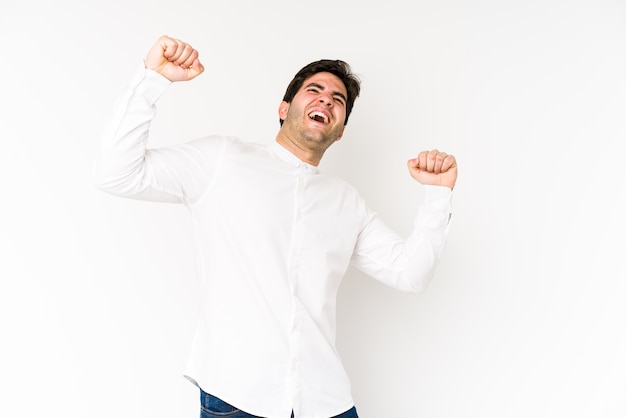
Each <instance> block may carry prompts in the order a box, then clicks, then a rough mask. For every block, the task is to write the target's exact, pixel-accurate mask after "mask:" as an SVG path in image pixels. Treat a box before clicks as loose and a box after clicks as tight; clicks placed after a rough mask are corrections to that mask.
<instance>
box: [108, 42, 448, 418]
mask: <svg viewBox="0 0 626 418" xmlns="http://www.w3.org/2000/svg"><path fill="white" fill-rule="evenodd" d="M203 70H204V67H203V66H202V64H201V63H200V61H199V59H198V52H197V51H196V50H194V49H193V48H192V47H191V46H190V45H189V44H187V43H185V42H182V41H180V40H176V39H173V38H170V37H167V36H163V37H161V38H160V39H159V40H158V42H157V43H156V44H155V45H154V47H152V48H151V50H150V51H149V53H148V55H147V57H146V58H145V68H142V69H141V71H139V73H138V75H137V76H136V77H135V79H134V81H133V82H132V85H131V86H130V88H129V89H128V90H127V92H126V93H125V95H124V96H123V97H122V99H121V101H120V103H119V105H118V107H117V111H116V114H115V117H114V118H113V120H112V122H111V124H110V125H109V127H108V129H107V130H106V131H105V134H104V137H103V142H102V149H101V153H100V156H99V158H98V161H97V164H96V167H95V179H96V183H97V184H98V186H99V187H100V188H102V189H103V190H105V191H107V192H110V193H113V194H116V195H120V196H125V197H131V198H138V199H147V200H155V201H163V202H177V203H183V204H185V205H186V206H188V207H189V209H190V212H191V216H192V217H193V221H194V222H193V225H194V229H195V231H194V236H195V239H196V246H195V248H196V258H197V260H198V261H197V270H198V275H199V276H200V277H201V279H202V280H203V283H204V292H205V294H204V303H203V306H202V309H201V315H200V319H199V325H198V328H197V333H196V337H195V340H194V343H193V349H192V352H191V355H190V360H189V365H188V370H187V372H186V374H185V375H186V377H187V378H188V379H190V380H191V381H192V382H193V383H195V384H196V385H197V386H198V387H199V388H200V389H201V400H202V409H201V411H202V412H201V414H202V415H201V416H202V417H205V418H206V417H214V416H230V417H237V418H243V417H251V416H257V417H269V418H289V417H294V416H295V417H296V418H329V417H342V418H353V417H356V416H357V414H356V409H355V407H354V402H353V400H352V397H351V393H350V383H349V380H348V377H347V376H346V373H345V371H344V369H343V366H342V364H341V360H340V358H339V355H338V353H337V350H336V348H335V301H336V295H337V291H338V288H339V285H340V282H341V279H342V278H343V276H344V274H345V272H346V270H347V268H348V266H349V265H350V264H351V265H353V266H355V267H356V268H358V269H360V270H362V271H364V272H366V273H368V274H370V275H371V276H373V277H375V278H376V279H378V280H380V281H382V282H384V283H386V284H388V285H390V286H393V287H395V288H397V289H400V290H403V291H410V292H419V291H421V290H423V289H424V287H425V286H427V285H428V283H429V282H430V280H431V278H432V275H433V273H434V268H435V265H436V263H437V260H438V258H439V255H440V253H441V250H442V248H443V245H444V242H445V235H446V231H447V226H448V220H449V217H450V199H451V193H452V192H451V191H452V189H453V187H454V184H455V181H456V176H457V166H456V161H455V158H454V157H453V156H452V155H448V154H446V153H443V152H439V151H437V150H433V151H425V152H421V153H420V154H419V155H418V156H417V157H416V158H413V159H411V160H409V162H408V168H409V172H410V174H411V176H412V177H413V178H414V179H415V180H417V181H418V182H420V183H422V184H423V185H424V190H425V202H424V204H423V205H422V207H421V208H420V211H419V213H418V215H417V218H416V221H415V228H414V231H413V232H412V233H411V234H410V235H409V237H408V238H406V239H403V238H401V237H399V236H398V235H397V234H395V233H394V232H393V231H391V230H390V229H389V228H388V227H387V226H386V225H385V224H383V223H382V221H381V220H380V219H379V218H378V217H377V216H376V214H375V213H373V212H372V211H371V210H370V209H369V208H368V207H367V205H366V204H365V202H364V201H363V199H362V197H361V196H360V195H359V193H358V192H357V191H356V190H354V189H353V188H352V187H351V186H350V185H348V184H347V183H345V182H344V181H342V180H340V179H337V178H334V177H331V176H327V175H324V174H322V173H320V172H319V170H318V168H317V166H318V164H319V162H320V160H321V158H322V156H323V155H324V152H325V151H326V149H327V148H328V147H329V146H330V145H331V144H333V143H334V142H335V141H337V140H339V139H340V138H341V136H342V134H343V131H344V128H345V125H346V123H347V120H348V117H349V115H350V112H351V110H352V106H353V104H354V100H355V99H356V97H357V96H358V95H359V91H360V85H359V80H358V78H357V77H356V76H354V75H352V74H351V73H350V68H349V66H348V65H347V64H346V63H344V62H342V61H338V60H334V61H333V60H321V61H317V62H314V63H311V64H309V65H307V66H305V67H304V68H303V69H302V70H300V72H299V73H298V74H296V76H295V78H294V80H292V82H291V83H290V85H289V87H288V88H287V92H286V93H285V98H284V101H282V102H281V103H280V106H279V109H278V114H279V117H280V122H281V126H280V130H279V132H278V135H277V137H276V141H275V142H274V143H272V144H271V145H269V146H262V145H257V144H250V143H245V142H242V141H239V140H238V139H236V138H231V137H218V136H211V137H207V138H201V139H198V140H195V141H192V142H189V143H186V144H182V145H179V146H176V147H167V148H161V149H146V141H147V138H148V130H149V126H150V122H151V120H152V118H153V116H154V113H155V107H154V103H155V102H156V101H157V99H158V97H159V95H160V94H161V93H162V92H163V91H164V90H165V89H166V88H167V86H168V85H169V84H170V83H171V82H175V81H186V80H191V79H193V78H195V77H196V76H198V75H200V74H201V73H202V72H203ZM244 411H245V412H244Z"/></svg>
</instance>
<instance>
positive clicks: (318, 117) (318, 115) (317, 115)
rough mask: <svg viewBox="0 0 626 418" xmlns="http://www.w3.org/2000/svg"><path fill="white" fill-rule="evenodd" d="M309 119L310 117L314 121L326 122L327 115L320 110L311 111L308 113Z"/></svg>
mask: <svg viewBox="0 0 626 418" xmlns="http://www.w3.org/2000/svg"><path fill="white" fill-rule="evenodd" d="M309 119H312V120H314V121H316V122H321V123H328V117H327V116H326V115H325V114H324V113H322V112H317V111H315V112H311V113H309Z"/></svg>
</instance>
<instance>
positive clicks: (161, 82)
mask: <svg viewBox="0 0 626 418" xmlns="http://www.w3.org/2000/svg"><path fill="white" fill-rule="evenodd" d="M169 84H170V81H169V80H167V79H166V78H164V77H162V76H160V75H159V74H157V73H155V72H153V71H150V70H145V69H142V70H138V71H137V73H136V74H135V76H134V77H133V80H132V82H131V83H130V85H129V87H128V88H127V90H126V91H125V92H124V94H123V95H122V97H120V99H119V100H118V103H117V104H116V106H115V110H114V114H113V117H112V118H111V120H110V122H109V124H108V125H107V126H106V128H105V130H104V132H103V135H102V139H101V144H100V150H99V153H98V156H97V159H96V162H95V166H94V173H93V174H94V182H95V184H96V185H97V187H99V188H100V189H102V190H104V191H106V192H108V193H112V194H115V195H119V196H124V197H132V198H138V199H150V200H164V201H180V196H175V195H170V194H171V191H168V192H165V193H164V191H163V190H159V188H158V187H155V184H154V182H151V181H148V179H147V169H146V161H147V158H146V155H147V141H148V132H149V128H150V124H151V122H152V119H153V118H154V115H155V113H156V107H155V103H156V101H157V99H158V98H159V96H160V95H161V94H162V93H163V91H164V90H165V89H166V88H167V86H168V85H169ZM174 194H176V193H174Z"/></svg>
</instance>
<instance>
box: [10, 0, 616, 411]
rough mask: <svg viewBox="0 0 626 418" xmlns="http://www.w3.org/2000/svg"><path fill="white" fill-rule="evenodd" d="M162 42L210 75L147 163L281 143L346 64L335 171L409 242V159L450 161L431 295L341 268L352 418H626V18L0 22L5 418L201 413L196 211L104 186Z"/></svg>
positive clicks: (39, 4) (396, 4)
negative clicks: (129, 106) (346, 106)
mask: <svg viewBox="0 0 626 418" xmlns="http://www.w3.org/2000/svg"><path fill="white" fill-rule="evenodd" d="M161 34H169V35H171V36H174V37H178V38H181V39H184V40H186V41H188V42H190V43H192V44H193V45H194V46H195V47H196V48H197V49H199V50H200V53H201V58H202V59H203V61H204V64H205V65H206V67H207V68H206V72H205V74H203V75H202V77H200V78H198V79H196V80H194V81H193V82H190V83H186V84H176V85H174V86H172V87H171V88H170V89H169V90H168V91H167V92H166V93H165V94H164V95H163V96H162V98H161V101H160V102H159V112H158V115H157V120H156V121H155V123H154V125H153V129H152V142H151V144H152V145H153V146H160V145H167V144H175V143H180V142H184V141H187V140H190V139H193V138H196V137H198V136H202V135H206V134H210V133H217V134H229V135H236V136H239V137H241V138H242V139H244V140H248V141H256V142H269V141H273V139H274V136H275V134H276V132H277V130H278V116H277V108H278V104H279V102H280V100H281V98H282V94H283V92H284V89H285V87H286V85H287V83H288V82H289V80H290V79H291V77H292V76H293V75H294V74H295V72H296V71H297V70H298V69H299V68H300V67H302V66H303V65H305V64H306V63H308V62H310V61H313V60H317V59H320V58H341V59H344V60H346V61H348V62H349V63H350V64H351V65H352V66H353V69H354V70H355V71H356V72H357V73H358V74H359V75H360V76H361V78H362V81H363V85H362V86H363V90H362V96H361V97H360V98H359V99H358V100H357V102H356V106H355V109H354V113H353V115H352V117H351V120H350V123H349V124H348V127H347V131H346V135H345V136H344V138H343V139H342V140H341V141H340V142H339V143H337V144H335V145H333V147H331V148H330V149H329V151H328V153H327V155H326V157H325V160H324V161H323V163H322V167H321V168H322V169H323V170H325V171H326V172H330V173H335V174H337V175H339V176H341V177H344V178H345V179H346V180H348V181H349V182H351V183H352V184H353V185H354V186H356V187H357V188H358V189H359V190H360V191H361V192H362V193H363V195H364V196H365V197H366V198H367V200H368V202H369V203H370V205H371V206H372V207H373V208H374V209H376V210H378V211H379V213H380V214H381V215H382V217H383V218H384V219H386V220H387V221H388V223H389V224H390V225H391V226H392V227H394V228H395V229H397V230H398V232H400V233H402V234H406V233H408V231H409V229H410V226H411V223H412V218H413V214H414V213H415V210H416V208H417V206H418V205H419V203H420V199H421V196H422V190H421V188H420V186H419V185H417V184H416V183H414V182H413V181H412V180H411V179H410V178H409V176H408V174H407V173H406V167H405V162H406V160H407V159H408V158H410V157H412V156H413V155H415V154H416V153H417V152H418V151H420V150H422V149H428V148H439V149H441V150H445V151H447V152H450V153H454V154H455V155H456V156H457V159H458V162H459V175H460V176H459V180H458V182H457V187H456V189H455V195H454V202H453V203H454V215H453V223H452V228H451V230H450V233H449V236H448V246H447V247H446V250H445V252H444V255H443V257H442V260H441V264H440V266H439V269H438V271H437V274H436V277H435V280H434V282H433V284H432V285H431V287H430V288H429V289H428V290H427V291H426V292H425V293H423V294H421V295H406V294H402V293H399V292H397V291H394V290H391V289H388V288H386V287H384V286H383V285H381V284H379V283H377V282H375V281H374V280H372V279H369V278H367V277H365V276H362V275H361V274H360V273H356V272H355V271H350V273H349V275H348V276H347V278H346V280H345V282H344V284H343V286H342V288H341V293H340V301H339V305H340V311H339V337H338V340H339V349H340V351H341V354H342V357H343V358H344V360H345V364H346V367H347V369H348V372H349V374H350V376H351V378H352V380H353V389H354V396H355V399H356V402H357V407H358V409H359V411H360V415H361V416H362V417H363V418H388V417H401V418H416V417H420V418H457V417H463V418H474V417H476V418H478V417H480V418H491V417H493V418H496V417H497V418H501V417H520V418H521V417H524V418H525V417H535V418H536V417H549V418H553V417H568V418H571V417H576V418H579V417H581V418H582V417H589V418H599V417H600V418H605V417H611V418H612V417H616V418H617V417H624V416H626V396H625V395H626V303H624V299H625V297H626V284H625V280H624V279H625V278H626V267H625V261H624V260H625V258H626V246H625V244H624V236H625V233H626V225H625V221H624V213H625V212H626V204H625V203H624V200H625V199H624V192H625V191H626V190H625V186H624V170H623V168H622V167H623V164H624V162H623V157H622V155H623V154H622V145H621V144H620V143H621V142H623V141H624V139H625V137H626V136H625V134H626V117H625V115H626V81H625V80H626V48H625V45H626V3H624V2H623V1H622V0H615V1H609V0H572V1H565V0H563V1H555V0H541V1H540V0H526V1H497V0H492V1H489V0H477V1H462V0H439V1H435V0H430V1H427V0H420V1H399V0H387V1H384V2H376V3H373V4H371V3H369V2H363V1H361V0H350V1H339V0H332V1H328V0H318V1H315V2H301V1H286V0H266V1H255V0H247V1H243V0H230V1H219V2H217V1H199V0H197V1H190V0H181V1H176V2H165V1H162V0H159V1H154V0H150V1H148V0H142V1H132V0H128V1H120V0H114V1H112V0H109V1H101V2H95V1H94V2H86V1H70V0H57V1H54V2H48V1H43V0H40V1H31V2H28V1H24V2H17V1H13V2H10V1H8V0H6V1H3V2H2V3H1V5H0V40H2V42H1V46H0V56H1V63H0V75H1V80H2V88H1V90H0V140H1V145H2V146H1V148H0V193H1V195H2V204H1V206H0V279H1V281H0V333H1V337H2V340H1V341H2V342H1V344H0V416H2V417H7V418H9V417H11V418H16V417H32V416H53V417H64V418H74V417H80V418H83V417H87V416H89V417H103V418H104V417H163V418H165V417H196V416H198V414H199V412H198V399H197V398H198V394H197V391H196V388H195V387H193V386H192V385H191V384H189V383H188V382H187V381H186V380H185V379H184V378H183V377H182V375H181V373H182V368H183V366H184V364H185V361H186V358H187V350H188V348H189V346H190V343H191V336H192V331H193V326H194V320H195V314H196V307H197V299H196V297H197V292H196V291H197V282H196V279H195V278H194V277H193V275H192V272H193V270H192V266H193V263H192V260H191V255H190V253H191V251H190V246H191V243H190V236H189V233H190V225H189V219H188V217H187V212H186V210H185V209H184V208H183V207H182V206H175V205H168V204H155V203H146V202H137V201H132V200H125V199H120V198H116V197H113V196H109V195H107V194H105V193H103V192H100V191H98V190H96V189H95V188H94V186H93V185H92V180H91V166H92V163H93V159H94V156H95V155H96V152H97V147H98V142H99V136H100V132H101V131H102V128H103V126H104V124H105V123H106V121H107V118H108V116H109V115H110V114H111V110H112V107H113V104H114V102H115V100H116V98H117V97H118V96H119V94H121V92H122V90H123V88H124V87H125V85H126V83H127V81H128V80H129V79H130V76H131V75H132V73H133V71H134V70H135V68H136V67H137V66H138V65H141V62H142V61H141V60H142V58H143V57H144V56H145V53H146V52H147V50H148V49H149V48H150V47H151V46H152V44H153V43H154V42H155V41H156V39H157V38H158V37H159V35H161ZM251 204H253V202H251ZM252 343H253V342H252Z"/></svg>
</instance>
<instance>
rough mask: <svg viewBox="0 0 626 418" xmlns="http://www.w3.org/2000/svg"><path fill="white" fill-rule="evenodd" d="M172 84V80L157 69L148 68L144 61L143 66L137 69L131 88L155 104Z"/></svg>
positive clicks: (151, 103)
mask: <svg viewBox="0 0 626 418" xmlns="http://www.w3.org/2000/svg"><path fill="white" fill-rule="evenodd" d="M170 84H172V82H171V81H170V80H168V79H167V78H165V77H164V76H162V75H161V74H159V73H157V72H156V71H153V70H149V69H147V68H146V67H145V65H144V64H143V62H142V63H141V67H138V68H137V70H136V71H135V75H134V76H133V78H132V80H131V84H130V88H131V89H132V90H133V91H134V92H135V94H138V95H140V96H142V97H144V98H145V99H146V100H147V101H148V103H149V104H150V105H153V104H155V103H156V101H157V100H158V99H159V97H160V96H161V94H163V92H164V91H165V90H166V89H167V88H168V87H169V85H170Z"/></svg>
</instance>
